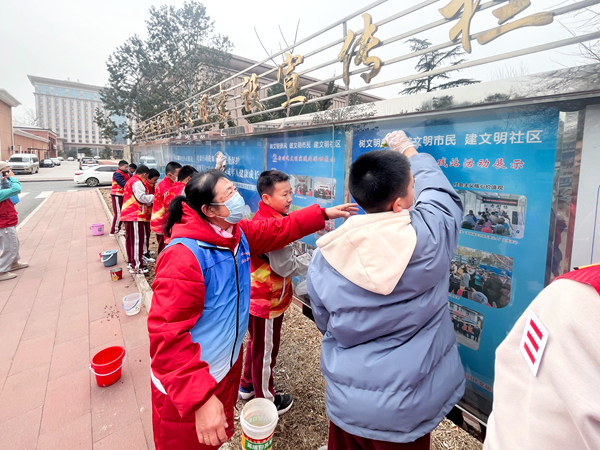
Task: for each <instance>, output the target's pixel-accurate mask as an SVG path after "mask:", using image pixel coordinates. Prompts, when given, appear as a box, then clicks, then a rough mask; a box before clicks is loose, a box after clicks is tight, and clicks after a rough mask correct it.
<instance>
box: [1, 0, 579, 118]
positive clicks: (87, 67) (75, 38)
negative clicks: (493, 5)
mask: <svg viewBox="0 0 600 450" xmlns="http://www.w3.org/2000/svg"><path fill="white" fill-rule="evenodd" d="M421 1H422V0H389V1H387V2H385V3H383V4H382V5H380V6H377V7H375V8H373V9H372V10H371V11H370V12H371V14H372V16H373V19H374V21H375V22H377V21H379V20H382V19H384V18H386V17H389V16H391V15H393V14H395V13H397V12H399V11H402V10H404V9H406V8H408V7H410V6H412V5H415V4H418V3H421ZM449 1H450V0H439V1H437V2H435V3H433V4H432V5H430V6H428V7H426V8H424V9H422V10H420V11H418V12H417V13H414V14H411V15H410V16H407V17H404V18H401V19H399V20H396V21H394V22H391V23H389V24H386V25H384V26H382V27H381V28H380V29H379V31H378V32H377V34H376V36H377V37H379V38H380V39H386V38H390V37H393V36H396V35H398V34H401V33H403V32H406V31H408V30H412V29H414V28H416V27H417V26H421V25H424V24H427V23H431V22H433V21H436V20H438V19H440V18H441V15H440V13H439V12H438V8H442V7H443V6H445V5H446V4H448V3H449ZM484 2H485V0H482V3H484ZM1 3H2V4H1V6H0V13H1V14H0V17H1V18H2V20H1V23H2V26H1V27H0V42H2V50H1V52H2V53H3V54H2V61H3V63H4V64H5V65H4V66H3V67H2V69H1V70H0V88H4V89H6V90H7V91H8V92H10V93H11V94H12V95H13V96H14V97H16V98H17V99H18V100H19V101H20V102H21V103H22V104H23V106H21V107H19V108H18V109H17V110H16V111H14V113H13V114H14V115H15V116H20V115H22V114H23V108H24V107H27V108H32V109H33V107H34V96H33V86H32V85H31V84H30V82H29V80H28V78H27V75H37V76H41V77H48V78H56V79H64V80H66V79H67V78H70V79H71V80H72V81H77V80H79V81H81V82H82V83H87V84H93V85H100V86H102V85H105V83H106V82H107V79H108V76H107V72H106V60H107V58H108V56H109V55H110V54H111V53H113V52H114V50H115V49H116V48H117V46H119V45H120V44H122V43H123V42H124V41H125V40H126V39H127V38H129V37H131V36H133V35H134V34H138V35H141V36H145V34H146V24H145V20H146V19H147V18H148V9H149V7H150V6H151V5H155V6H160V5H163V4H172V5H175V6H180V5H182V4H183V0H103V1H94V2H92V1H89V0H88V1H86V0H53V1H45V0H44V1H42V0H3V1H2V2H1ZM532 3H533V5H532V6H531V7H530V8H529V9H528V10H527V11H525V12H522V13H521V14H520V15H519V16H517V19H519V18H522V17H525V16H527V15H530V14H533V13H535V12H539V11H544V10H548V9H551V8H552V7H555V6H556V5H558V4H565V3H567V2H565V1H562V0H532ZM205 4H206V5H207V9H208V13H209V15H210V16H211V17H212V19H213V20H214V21H215V24H216V29H217V31H218V32H219V33H221V34H225V35H227V36H229V37H230V39H231V40H232V41H233V43H234V45H235V49H234V54H237V55H241V56H244V57H247V58H251V59H256V60H262V59H264V58H265V57H266V54H265V51H264V50H263V49H262V47H261V46H260V43H259V42H258V39H257V38H256V36H255V34H254V27H256V28H257V30H258V32H259V34H260V36H261V39H262V41H263V43H265V46H266V47H267V49H268V50H269V51H273V52H276V51H278V50H279V44H280V43H282V44H283V39H282V38H281V35H280V33H279V29H278V25H280V26H281V28H282V30H283V32H284V34H285V36H286V39H287V40H288V42H290V43H291V41H293V35H294V31H295V28H296V23H297V21H298V20H300V30H299V33H298V39H302V38H304V37H306V36H308V35H310V34H312V33H315V32H317V31H319V30H321V29H323V28H324V27H326V26H328V25H329V24H332V23H334V22H335V21H337V20H339V19H341V18H343V17H345V16H347V15H349V14H351V13H353V12H355V11H357V10H358V9H360V8H362V7H364V6H366V5H369V4H370V2H369V1H367V0H302V1H298V2H293V3H290V2H281V1H272V0H263V1H260V0H258V1H253V2H251V1H241V0H230V1H227V2H224V1H220V2H217V1H213V2H205ZM560 21H561V22H565V20H564V18H561V19H560ZM569 23H571V24H573V23H575V19H573V20H570V21H569ZM362 25H363V23H362V19H361V18H360V17H358V18H356V19H353V20H352V21H350V22H349V24H348V26H349V29H353V30H359V29H361V28H362ZM451 26H452V25H450V24H445V25H444V26H441V27H438V28H436V29H434V30H430V31H427V32H425V33H421V34H419V35H418V36H417V37H419V38H427V39H429V40H430V41H432V42H434V43H436V44H437V43H442V42H446V41H447V40H448V39H449V38H448V33H449V30H450V28H451ZM493 26H495V22H494V17H493V16H492V14H491V10H487V11H481V12H479V13H478V14H477V15H476V16H475V17H474V19H473V21H472V25H471V32H472V33H475V32H478V31H482V30H486V29H488V28H491V27H493ZM340 37H342V28H341V26H339V27H337V28H336V29H333V30H331V31H329V32H328V33H324V34H323V35H321V36H320V37H319V38H318V39H315V40H314V41H311V42H309V43H307V44H304V45H303V46H300V47H298V48H297V49H296V52H295V53H301V54H303V53H306V52H308V51H309V50H313V49H315V48H318V47H320V46H322V45H324V44H326V43H328V42H331V41H333V40H335V39H338V38H340ZM567 37H570V35H569V33H568V32H567V31H566V30H565V29H564V27H563V26H562V25H561V23H559V22H558V21H556V20H555V22H554V23H553V24H550V25H548V26H544V27H538V28H524V29H520V30H516V31H513V32H511V33H508V34H506V35H505V36H501V37H500V38H498V39H496V40H495V41H493V42H491V43H489V44H487V45H485V46H481V45H479V44H478V43H477V42H474V43H473V52H472V54H471V55H470V56H469V59H473V60H474V59H479V58H483V57H487V56H491V55H496V54H499V53H505V52H509V51H512V50H516V49H520V48H525V47H529V46H533V45H536V44H541V43H547V42H551V41H555V40H558V39H563V38H567ZM339 49H340V46H339V45H338V46H335V47H333V48H332V49H330V50H329V51H328V52H323V53H322V54H320V55H318V56H315V57H312V58H307V60H306V61H305V63H304V66H303V67H302V68H309V67H312V66H313V65H315V64H317V63H319V62H321V61H324V60H330V59H334V58H336V57H337V53H338V52H339ZM405 53H407V46H406V44H405V43H404V40H403V41H399V42H397V43H395V44H393V45H390V46H387V47H385V48H380V49H375V50H372V51H371V55H374V56H379V57H381V58H382V60H386V59H389V58H393V57H396V56H399V55H403V54H405ZM576 54H577V47H576V46H571V47H565V48H563V49H560V50H552V51H547V52H544V53H540V54H537V55H533V56H526V57H521V58H515V59H512V60H509V61H506V62H503V63H499V64H496V65H487V66H483V67H478V68H473V69H469V70H468V71H463V72H461V73H460V76H462V77H473V78H477V79H481V80H484V81H487V80H490V79H492V78H493V75H492V74H493V71H494V67H500V68H501V69H504V70H506V67H508V66H510V67H518V68H521V69H522V68H525V70H527V71H528V72H529V73H536V72H542V71H547V70H552V69H557V68H562V67H568V66H574V65H579V64H581V59H580V58H577V57H576V56H575V55H576ZM415 62H416V61H415V60H410V61H407V62H405V63H400V64H396V65H393V66H389V67H384V68H382V71H381V73H380V74H379V76H378V77H376V78H374V80H373V81H372V83H373V84H374V83H378V82H382V81H386V80H392V79H395V78H399V77H402V76H406V75H410V74H412V73H413V67H414V64H415ZM341 72H342V64H341V63H338V64H335V65H331V66H329V67H327V68H325V69H322V70H321V71H320V72H317V73H314V74H313V75H314V76H316V77H323V78H324V77H330V76H332V75H334V74H336V75H339V74H341ZM359 86H364V82H363V81H362V80H361V79H360V78H356V79H355V78H353V79H352V82H351V87H359ZM401 89H402V87H401V86H395V87H389V88H386V89H382V90H378V91H377V92H375V94H377V95H381V96H383V97H387V98H390V97H394V96H396V95H397V92H398V91H400V90H401Z"/></svg>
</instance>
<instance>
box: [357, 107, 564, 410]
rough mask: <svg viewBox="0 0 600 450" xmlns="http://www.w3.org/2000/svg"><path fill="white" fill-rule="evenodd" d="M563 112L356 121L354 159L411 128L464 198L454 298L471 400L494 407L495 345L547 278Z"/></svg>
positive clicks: (454, 263)
mask: <svg viewBox="0 0 600 450" xmlns="http://www.w3.org/2000/svg"><path fill="white" fill-rule="evenodd" d="M558 122H559V112H558V110H557V109H545V110H534V111H531V110H521V111H515V110H514V109H513V110H512V111H511V112H497V113H489V114H483V113H481V114H480V115H474V114H473V113H469V114H463V115H459V114H456V115H455V116H453V117H452V118H444V119H439V120H412V121H411V120H398V121H394V122H392V121H390V122H385V123H381V124H378V125H376V126H375V125H373V126H372V127H371V128H368V129H362V130H356V131H355V134H354V141H353V159H356V157H358V156H359V155H361V154H363V153H365V152H368V151H370V150H375V149H381V148H382V147H381V145H382V142H383V139H384V138H385V135H386V134H387V133H389V132H391V131H394V130H400V129H401V130H404V131H405V132H406V134H407V135H408V136H409V137H410V138H411V139H412V140H413V142H414V144H415V147H417V149H418V151H419V152H427V153H430V154H431V155H432V156H433V157H434V158H435V159H436V160H437V161H438V165H439V166H440V167H441V168H442V170H443V171H444V173H445V174H446V176H447V177H448V179H449V180H450V182H451V183H452V185H453V186H454V188H455V189H456V191H457V193H458V194H459V196H460V197H461V199H462V202H463V208H464V211H463V221H462V224H461V235H460V239H459V247H458V249H457V251H456V255H454V258H453V260H452V262H451V265H450V266H451V267H450V280H449V294H448V295H449V307H450V311H451V317H452V320H453V322H454V326H455V331H456V336H457V341H458V345H459V350H460V354H461V358H462V361H463V364H464V367H465V372H466V376H467V380H468V381H467V392H466V393H465V397H464V402H465V403H466V405H468V406H470V407H471V408H469V409H470V410H471V411H473V410H475V411H478V412H480V413H481V414H480V416H481V417H482V418H485V417H486V416H487V415H488V414H489V413H490V411H491V399H492V386H493V382H494V355H495V351H496V348H497V347H498V345H499V344H500V343H501V342H502V340H503V339H504V338H505V337H506V335H507V333H508V332H509V331H510V329H511V328H512V327H513V325H514V324H515V322H516V321H517V319H518V318H519V316H520V315H521V314H522V313H523V311H524V310H525V308H526V307H527V306H528V305H529V303H531V301H532V300H533V299H534V298H535V297H536V296H537V294H538V293H539V292H540V291H541V290H542V289H543V288H544V285H545V272H546V255H547V249H548V233H549V225H550V213H551V203H552V191H553V182H554V165H555V157H556V148H557V132H558Z"/></svg>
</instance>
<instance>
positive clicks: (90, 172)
mask: <svg viewBox="0 0 600 450" xmlns="http://www.w3.org/2000/svg"><path fill="white" fill-rule="evenodd" d="M118 168H119V166H117V165H105V166H94V167H90V168H88V169H86V170H80V171H77V172H75V176H74V177H73V181H74V182H75V183H77V184H87V185H88V186H91V187H95V186H99V185H101V184H111V183H112V177H113V174H114V173H115V172H116V171H117V169H118Z"/></svg>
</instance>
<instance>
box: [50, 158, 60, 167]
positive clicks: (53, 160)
mask: <svg viewBox="0 0 600 450" xmlns="http://www.w3.org/2000/svg"><path fill="white" fill-rule="evenodd" d="M50 159H51V160H52V162H53V163H54V165H55V166H60V159H59V158H50Z"/></svg>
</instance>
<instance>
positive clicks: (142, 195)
mask: <svg viewBox="0 0 600 450" xmlns="http://www.w3.org/2000/svg"><path fill="white" fill-rule="evenodd" d="M132 190H133V195H134V196H135V198H136V199H137V201H138V202H140V203H145V204H146V205H149V204H150V203H152V202H153V201H154V195H152V194H146V187H145V186H144V183H142V182H141V181H137V182H135V183H133V186H132Z"/></svg>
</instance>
